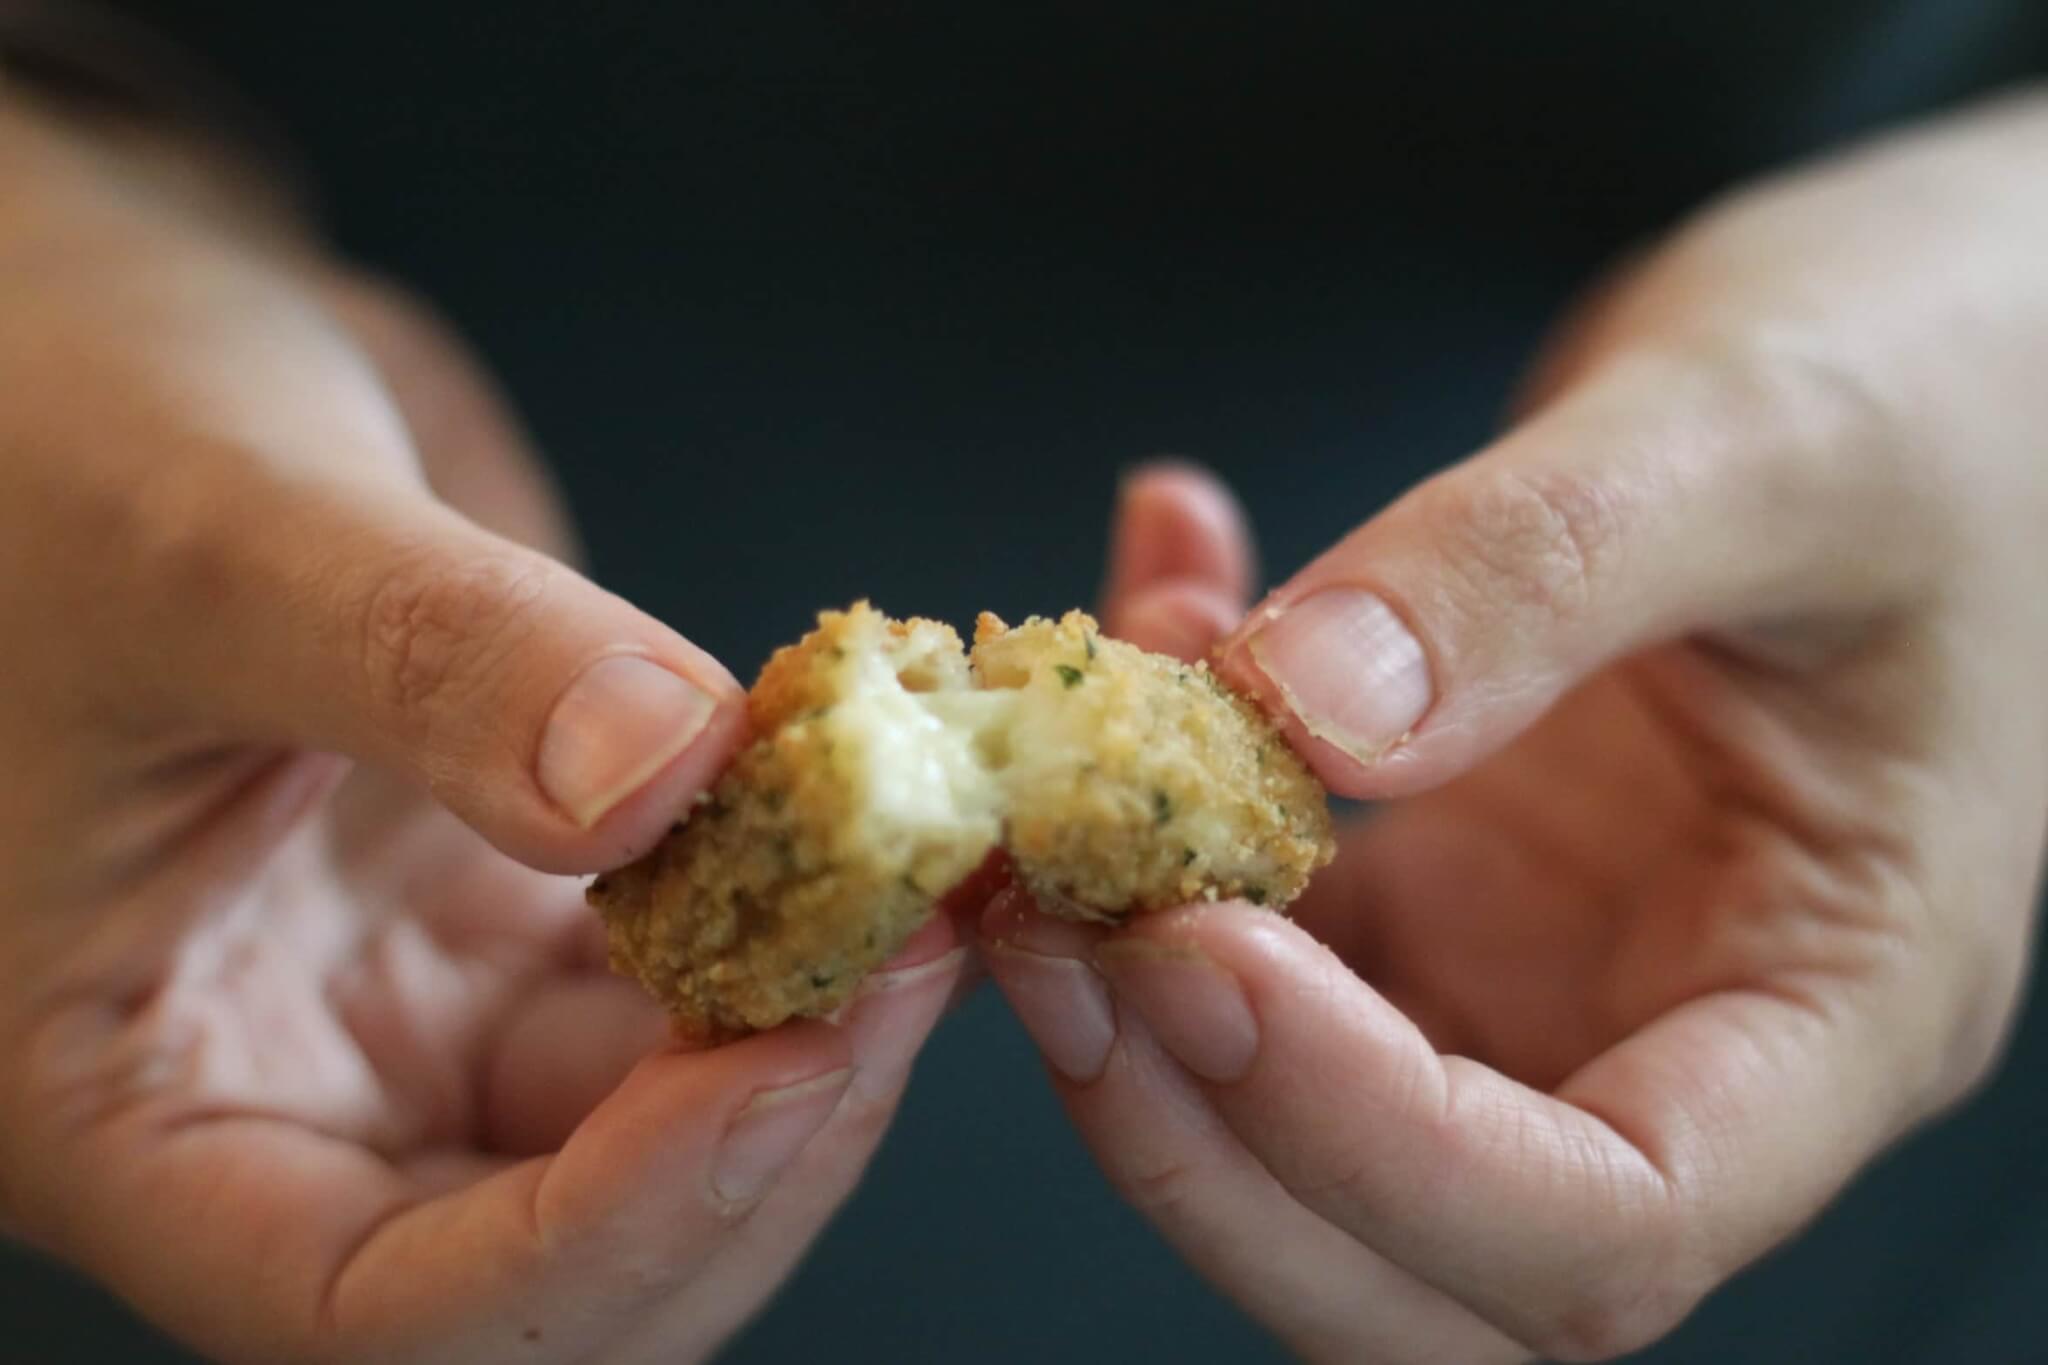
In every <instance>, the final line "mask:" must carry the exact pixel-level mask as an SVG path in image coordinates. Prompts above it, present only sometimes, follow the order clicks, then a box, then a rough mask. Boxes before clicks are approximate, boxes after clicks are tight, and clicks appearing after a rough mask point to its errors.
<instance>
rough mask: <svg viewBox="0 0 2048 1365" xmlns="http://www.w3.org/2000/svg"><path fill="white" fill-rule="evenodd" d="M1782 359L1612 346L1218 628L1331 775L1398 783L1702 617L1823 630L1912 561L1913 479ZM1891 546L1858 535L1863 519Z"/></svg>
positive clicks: (1386, 792)
mask: <svg viewBox="0 0 2048 1365" xmlns="http://www.w3.org/2000/svg"><path fill="white" fill-rule="evenodd" d="M1870 416H1871V414H1870V413H1869V412H1868V410H1867V407H1866V405H1865V404H1863V403H1862V402H1861V401H1860V400H1859V399H1857V398H1856V396H1855V395H1854V394H1852V393H1849V392H1847V391H1846V390H1845V389H1844V387H1843V386H1840V385H1835V384H1830V383H1827V382H1824V381H1823V380H1821V379H1820V378H1818V377H1816V376H1814V375H1811V374H1808V373H1806V372H1804V371H1802V370H1801V369H1800V368H1799V367H1797V366H1791V365H1787V366H1783V367H1781V368H1779V369H1775V370H1740V371H1738V370H1735V369H1733V368H1732V367H1700V366H1696V365H1695V366H1681V365H1679V364H1676V363H1673V362H1668V361H1664V360H1661V359H1659V358H1657V357H1654V356H1650V355H1627V356H1619V357H1617V358H1615V359H1614V360H1612V361H1611V362H1609V363H1606V364H1604V365H1602V366H1601V367H1600V368H1599V370H1598V371H1597V372H1596V373H1593V374H1590V375H1587V376H1585V377H1584V379H1583V382H1580V383H1578V384H1576V385H1575V386H1574V387H1573V388H1572V389H1571V390H1570V391H1569V392H1568V393H1566V394H1564V395H1563V396H1562V397H1560V398H1559V399H1558V400H1557V401H1556V402H1554V403H1552V404H1551V405H1550V406H1548V407H1546V408H1545V409H1544V410H1542V411H1541V412H1540V413H1538V414H1537V415H1535V416H1534V417H1533V418H1531V419H1530V420H1529V421H1528V422H1526V423H1525V424H1524V425H1522V426H1520V427H1519V428H1517V429H1516V430H1515V431H1514V432H1512V433H1510V434H1509V435H1508V436H1506V437H1504V438H1503V439H1502V440H1500V441H1499V442H1497V443H1496V444H1495V445H1493V446H1492V447H1490V448H1488V449H1486V450H1484V451H1482V452H1480V453H1479V454H1478V455H1476V456H1474V457H1473V458H1471V459H1470V460H1468V461H1466V462H1465V463H1463V464H1461V465H1458V466H1455V467H1453V468H1451V469H1449V470H1447V471H1446V472H1444V473H1443V474H1440V475H1438V476H1437V477H1435V478H1433V479H1430V480H1429V481H1427V482H1425V483H1423V484H1421V485H1420V486H1418V487H1417V488H1416V489H1414V490H1413V491H1412V492H1410V493H1409V494H1408V495H1406V496H1405V497H1403V498H1401V499H1400V500H1399V501H1397V502H1396V503H1394V504H1393V506H1391V507H1390V508H1388V509H1387V510H1386V511H1385V512H1383V513H1381V514H1380V515H1379V516H1377V517H1375V518H1373V519H1372V520H1370V521H1368V522H1366V523H1365V524H1364V525H1362V526H1360V527H1359V528H1358V529H1357V530H1356V531H1354V532H1352V533H1351V534H1350V535H1349V536H1347V537H1346V538H1345V539H1343V540H1342V541H1340V542H1338V544H1337V545H1336V546H1334V547H1333V548H1332V549H1330V550H1329V551H1328V552H1326V553H1325V554H1323V555H1322V556H1321V557H1320V558H1318V559H1317V560H1315V561H1314V562H1313V563H1311V564H1310V565H1309V566H1308V567H1307V568H1305V569H1304V570H1302V572H1301V573H1299V574H1298V575H1296V576H1295V577H1294V578H1293V579H1292V580H1291V581H1290V582H1288V583H1287V584H1286V585H1284V586H1283V587H1281V588H1280V589H1278V590H1277V591H1276V592H1274V593H1273V594H1272V595H1271V596H1270V597H1269V598H1268V599H1267V600H1266V601H1265V602H1264V603H1263V604H1262V605H1261V606H1260V607H1258V608H1257V609H1256V610H1255V611H1254V612H1253V613H1252V614H1251V616H1250V617H1249V618H1247V619H1246V620H1245V622H1244V623H1243V624H1242V625H1241V626H1239V627H1238V628H1237V629H1236V630H1235V631H1234V632H1233V633H1232V634H1231V635H1230V636H1229V637H1227V638H1226V639H1225V640H1224V641H1223V642H1222V643H1221V644H1220V645H1219V647H1218V650H1217V654H1218V657H1219V661H1220V671H1221V672H1222V673H1223V674H1224V676H1225V677H1227V678H1229V679H1230V680H1231V681H1232V682H1233V683H1235V684H1236V685H1237V686H1239V687H1241V688H1244V689H1246V690H1248V691H1253V692H1256V693H1258V694H1259V695H1260V696H1262V697H1263V699H1264V700H1265V701H1266V703H1267V705H1268V706H1269V707H1270V708H1271V709H1272V710H1273V712H1274V714H1275V715H1276V716H1277V717H1280V718H1281V719H1282V720H1283V722H1284V724H1285V725H1286V727H1287V729H1288V731H1289V737H1290V739H1291V740H1292V741H1293V742H1294V743H1295V744H1296V746H1297V747H1298V748H1299V749H1300V751H1301V752H1302V754H1303V756H1304V757H1306V758H1307V759H1308V760H1309V762H1310V764H1311V766H1312V767H1314V769H1315V770H1316V772H1317V774H1318V775H1319V776H1320V777H1321V778H1322V779H1323V780H1324V782H1325V783H1327V784H1328V785H1329V787H1330V788H1331V790H1333V791H1335V792H1337V793H1339V794H1341V795H1344V796H1351V797H1374V798H1377V797H1393V796H1402V795H1407V794H1410V793H1413V792H1417V791H1421V790H1424V789H1427V788H1429V787H1433V786H1436V785H1439V784H1441V783H1442V782H1444V781H1446V780H1448V779H1449V778H1450V777H1453V776H1455V775H1457V774H1458V773H1460V772H1463V771H1465V770H1466V769H1468V768H1470V767H1471V766H1472V765H1474V764H1476V763H1477V762H1479V761H1480V760H1481V759H1483V758H1485V757H1486V756H1487V755H1489V754H1491V753H1493V752H1494V751H1496V750H1498V749H1499V748H1501V747H1502V746H1503V745H1505V744H1506V743H1507V742H1508V741H1509V740H1511V739H1513V738H1514V737H1515V736H1516V735H1517V734H1519V733H1520V732H1521V731H1522V730H1524V729H1526V728H1527V727H1528V726H1529V725H1530V724H1532V723H1533V722H1534V721H1535V720H1536V719H1537V718H1538V717H1539V716H1541V715H1542V714H1543V713H1544V712H1545V711H1546V710H1547V709H1548V708H1549V707H1550V706H1551V704H1552V703H1553V702H1555V701H1556V700H1557V699H1558V698H1559V697H1560V696H1561V695H1563V694H1564V693H1565V692H1566V691H1568V690H1570V689H1571V688H1572V687H1573V686H1574V685H1576V684H1577V683H1578V682H1580V681H1581V680H1583V679H1584V678H1586V677H1587V676H1588V675H1590V674H1591V673H1592V672H1594V671H1595V670H1596V669H1598V668H1599V667H1600V666H1602V665H1604V664H1606V663H1608V662H1611V661H1613V660H1615V659H1618V658H1620V657H1622V656H1624V655H1627V654H1629V653H1632V652H1634V651H1636V650H1638V649H1641V648H1645V647H1647V646H1649V645H1652V644H1655V643H1659V642H1662V641H1665V640H1670V639H1676V638H1681V637H1685V636H1689V635H1695V634H1708V635H1713V636H1715V637H1716V638H1718V639H1720V640H1722V641H1724V642H1726V643H1728V644H1730V645H1731V646H1732V647H1734V648H1737V649H1755V650H1758V651H1781V650H1783V649H1785V648H1788V647H1791V648H1794V649H1796V648H1797V647H1798V646H1799V644H1800V642H1802V641H1815V640H1819V641H1824V640H1825V639H1826V638H1829V637H1830V636H1831V635H1832V634H1833V633H1832V632H1830V631H1826V630H1819V631H1815V630H1813V629H1811V628H1812V627H1816V626H1824V625H1826V624H1827V623H1828V622H1829V621H1830V620H1833V619H1838V618H1851V619H1866V618H1867V616H1868V615H1869V614H1872V613H1874V612H1875V611H1879V610H1881V609H1882V608H1883V607H1884V606H1885V605H1886V604H1887V603H1889V602H1891V601H1894V600H1896V598H1897V597H1898V595H1899V594H1901V593H1902V592H1903V591H1905V590H1906V589H1907V588H1909V587H1910V585H1911V584H1912V583H1913V582H1914V581H1915V580H1916V578H1918V577H1920V576H1921V575H1923V574H1924V573H1925V572H1926V568H1927V556H1928V555H1929V554H1932V553H1936V552H1938V548H1939V547H1938V545H1937V544H1936V542H1935V539H1934V538H1930V537H1925V536H1922V537H1919V538H1917V539H1916V538H1914V537H1911V536H1907V535H1904V534H1903V533H1901V534H1900V535H1898V536H1897V537H1896V538H1891V539H1886V538H1887V536H1888V534H1889V530H1890V528H1902V527H1906V526H1909V525H1912V524H1914V523H1913V520H1912V519H1913V518H1914V517H1915V516H1916V515H1918V514H1916V511H1915V509H1916V508H1921V507H1924V506H1925V503H1926V500H1925V499H1924V498H1923V497H1921V496H1920V494H1919V492H1918V491H1917V490H1916V486H1915V480H1914V479H1913V478H1912V477H1910V475H1909V474H1908V471H1907V470H1906V469H1905V468H1904V462H1903V461H1893V462H1890V463H1894V464H1898V465H1900V466H1901V467H1900V468H1899V469H1897V470H1896V471H1888V472H1896V473H1898V474H1900V475H1902V477H1895V478H1892V477H1886V478H1874V477H1872V468H1873V464H1876V465H1878V466H1880V467H1882V466H1884V465H1885V464H1886V463H1887V461H1886V460H1885V446H1884V444H1883V437H1882V435H1881V434H1874V424H1873V423H1872V422H1871V421H1870ZM1874 537H1875V538H1878V539H1885V540H1886V543H1887V544H1888V545H1890V546H1892V547H1893V549H1892V552H1890V553H1887V554H1885V555H1882V556H1879V555H1872V554H1870V553H1868V547H1869V544H1870V543H1871V541H1872V539H1873V538H1874Z"/></svg>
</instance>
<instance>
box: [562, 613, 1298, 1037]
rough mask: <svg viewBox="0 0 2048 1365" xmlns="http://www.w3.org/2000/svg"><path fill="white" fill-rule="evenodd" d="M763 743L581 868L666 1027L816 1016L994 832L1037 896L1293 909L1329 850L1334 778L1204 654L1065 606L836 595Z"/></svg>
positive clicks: (1110, 914)
mask: <svg viewBox="0 0 2048 1365" xmlns="http://www.w3.org/2000/svg"><path fill="white" fill-rule="evenodd" d="M749 708H750V712H751V718H752V721H753V726H754V731H755V734H756V736H757V737H756V739H755V740H754V742H753V743H752V744H751V745H749V746H748V747H747V748H746V749H745V750H744V751H742V753H741V754H740V755H739V757H738V758H737V759H735V760H734V762H733V764H732V767H731V768H730V769H729V770H728V771H727V773H726V775H725V776H724V778H723V779H721V780H720V782H719V783H718V785H717V786H716V787H715V788H713V790H712V791H711V793H710V794H709V795H708V796H707V797H705V798H703V799H702V801H701V802H700V804H699V806H698V808H697V809H696V810H695V811H694V812H692V813H691V814H690V815H689V817H688V818H687V819H686V820H685V821H684V822H683V823H681V824H679V825H677V826H676V828H675V829H674V830H673V831H672V832H671V833H670V834H669V835H668V837H667V838H665V839H664V840H663V841H662V842H661V844H659V845H658V846H657V847H656V848H655V849H654V850H653V851H652V852H650V853H649V854H648V855H647V856H646V857H645V858H642V859H641V860H640V861H639V862H636V863H634V864H632V865H631V866H629V867H626V868H622V869H620V870H619V871H617V872H613V873H609V874H607V875H606V876H604V877H601V878H599V879H598V880H597V881H596V882H594V883H592V885H591V888H590V896H589V898H590V902H591V904H592V905H594V906H596V907H597V908H598V910H599V911H600V912H601V913H602V914H603V916H604V919H605V922H606V924H607V926H608V930H609V935H610V941H611V954H612V961H613V964H614V966H616V967H617V968H618V969H619V970H620V971H622V972H625V973H627V974H629V975H633V976H637V977H638V978H639V979H640V980H641V981H642V982H643V983H644V984H645V985H646V986H647V988H648V989H649V990H650V991H652V992H653V993H654V994H655V995H656V996H657V997H658V998H660V999H661V1000H662V1001H663V1002H664V1003H666V1004H667V1006H668V1007H669V1010H670V1012H671V1014H672V1015H674V1017H675V1019H676V1023H677V1028H678V1031H679V1032H681V1033H683V1034H685V1035H687V1036H691V1037H695V1038H700V1039H719V1038H725V1037H732V1036H736V1035H739V1034H742V1033H745V1032H748V1031H750V1030H754V1029H764V1028H770V1027H773V1026H774V1025H776V1024H779V1023H781V1022H782V1021H783V1020H785V1019H788V1018H791V1017H796V1016H815V1015H821V1014H828V1013H830V1012H831V1011H832V1010H834V1009H836V1008H838V1007H839V1006H840V1005H842V1004H844V1003H845V1002H846V1000H847V999H848V998H849V997H850V996H851V995H852V993H853V991H854V989H855V988H856V987H857V986H858V984H859V982H860V980H861V978H862V977H863V976H864V975H865V974H866V973H867V972H869V971H870V970H872V969H873V968H875V967H876V966H878V965H880V964H881V963H882V962H883V961H885V960H887V959H888V958H889V957H890V956H891V955H892V954H894V953H895V951H896V950H897V949H898V948H899V947H901V946H902V944H903V943H904V941H905V940H907V939H908V938H909V937H910V935H911V934H912V933H913V932H915V931H916V929H917V928H918V926H919V925H921V924H922V923H923V922H924V921H925V919H926V918H927V916H929V914H930V913H931V910H932V907H933V905H934V903H935V902H936V901H937V900H938V898H939V897H941V896H942V895H944V894H945V893H946V892H947V891H948V890H950V889H951V888H952V887H953V886H954V885H956V884H957V883H958V882H960V881H961V880H962V879H963V878H965V877H966V876H967V875H968V874H969V873H970V872H972V871H973V870H974V869H975V868H976V867H977V866H979V865H980V864H981V863H982V862H983V861H984V860H985V859H986V857H987V856H988V854H989V852H990V851H991V850H992V849H995V848H997V847H998V846H1002V847H1006V848H1007V849H1008V851H1009V854H1010V856H1011V859H1012V861H1013V863H1014V865H1015V867H1016V870H1017V873H1018V875H1019V876H1020V877H1021V878H1022V879H1023V880H1024V882H1025V883H1026V884H1027V885H1028V886H1030V887H1031V889H1032V890H1033V891H1034V893H1036V894H1037V895H1038V896H1039V897H1040V899H1041V902H1042V903H1043V904H1044V905H1045V906H1046V908H1047V909H1048V910H1049V911H1052V912H1053V913H1058V914H1065V915H1069V916H1074V917H1079V918H1091V919H1118V918H1121V917H1123V916H1125V915H1128V914H1132V913H1142V912H1144V911H1148V910H1158V909H1164V908H1167V907H1169V906H1173V905H1179V904H1183V903H1185V902H1188V901H1191V900H1198V899H1204V898H1207V899H1215V898H1217V897H1219V896H1242V897H1244V898H1246V899H1249V900H1252V901H1255V902H1257V903H1260V904H1266V905H1271V906H1275V907H1280V906H1284V905H1285V904H1287V903H1288V902H1289V901H1291V900H1293V899H1294V897H1295V896H1297V895H1298V894H1300V892H1301V889H1302V887H1303V886H1304V885H1306V883H1307V879H1308V876H1309V873H1310V872H1311V871H1313V870H1314V869H1315V868H1316V867H1319V866H1321V865H1322V864H1324V863H1326V862H1328V861H1329V859H1330V857H1331V854H1332V851H1333V844H1332V841H1331V838H1330V822H1329V813H1328V810H1327V807H1326V805H1325V801H1324V796H1323V790H1322V788H1321V786H1320V785H1319V784H1317V782H1316V780H1315V779H1314V777H1312V776H1311V775H1310V774H1309V772H1308V770H1307V769H1306V768H1305V767H1304V766H1303V765H1302V763H1301V761H1300V760H1299V759H1298V758H1296V757H1295V755H1294V754H1293V752H1292V751H1291V750H1289V749H1288V748H1287V746H1286V745H1285V743H1284V742H1282V740H1281V739H1280V737H1279V734H1278V732H1277V730H1276V729H1275V728H1274V726H1273V725H1272V723H1271V722H1270V721H1269V720H1267V719H1266V717H1265V716H1264V715H1263V714H1262V713H1261V712H1259V711H1258V710H1257V709H1256V708H1255V707H1253V706H1252V705H1250V704H1249V703H1248V702H1246V701H1244V700H1243V699H1241V698H1239V697H1238V696H1236V695H1235V694H1234V693H1232V692H1231V691H1230V690H1229V689H1228V688H1227V687H1225V686H1224V685H1223V684H1222V683H1221V682H1220V681H1218V680H1217V679H1216V678H1215V677H1214V676H1213V675H1211V674H1210V673H1209V671H1208V669H1207V668H1206V667H1204V666H1202V665H1199V664H1196V665H1187V664H1182V663H1180V662H1178V661H1176V660H1173V659H1168V658H1164V657H1161V656H1158V655H1152V654H1147V653H1145V652H1144V651H1142V650H1139V649H1137V648H1135V647H1133V646H1131V645H1127V644H1123V643H1121V642H1119V641H1114V640H1106V639H1103V638H1102V637H1101V635H1100V633H1099V632H1098V630H1097V628H1096V625H1095V622H1094V621H1093V620H1091V619H1090V618H1089V617H1087V616H1086V615H1084V614H1082V613H1080V612H1069V613H1068V614H1067V615H1066V616H1065V617H1064V618H1062V619H1061V620H1060V621H1058V622H1052V621H1046V620H1042V619H1038V618H1033V619H1032V620H1029V621H1027V622H1025V623H1024V624H1023V625H1022V626H1019V627H1017V628H1016V629H1014V630H1012V629H1009V628H1008V627H1006V626H1004V625H1003V623H1002V622H1001V621H999V620H997V619H996V618H995V617H993V616H988V615H984V616H983V617H982V618H981V621H980V624H979V627H978V629H977V631H976V641H975V647H974V652H973V656H972V664H971V666H970V663H969V658H968V656H967V654H966V653H965V651H964V650H963V649H962V647H961V643H960V638H959V636H958V635H956V634H955V633H954V632H953V630H952V628H951V627H949V626H946V625H943V624H940V623H938V622H934V621H924V620H916V619H912V620H908V621H891V620H890V619H888V618H887V617H885V616H883V615H882V614H881V613H880V612H877V611H876V610H874V608H872V607H870V606H869V605H868V604H867V603H865V602H860V603H856V604H855V605H854V606H853V607H852V608H851V609H850V610H848V611H845V612H829V611H828V612H824V613H822V614H820V616H819V618H818V629H817V630H815V631H813V632H812V633H811V634H809V635H807V636H805V637H804V639H803V640H801V641H799V642H798V643H797V644H795V645H791V646H789V647H787V648H784V649H782V650H779V651H777V653H776V654H775V656H774V657H773V658H772V659H770V660H769V662H768V666H767V667H766V668H765V669H764V670H763V671H762V674H761V677H760V679H759V681H757V682H756V683H755V685H754V689H753V691H752V693H751V694H750V697H749Z"/></svg>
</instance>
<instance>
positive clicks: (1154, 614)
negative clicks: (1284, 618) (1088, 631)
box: [1104, 579, 1240, 663]
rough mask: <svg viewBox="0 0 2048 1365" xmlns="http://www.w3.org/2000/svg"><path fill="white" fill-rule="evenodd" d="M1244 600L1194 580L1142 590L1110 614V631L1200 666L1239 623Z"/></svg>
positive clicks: (1127, 598)
mask: <svg viewBox="0 0 2048 1365" xmlns="http://www.w3.org/2000/svg"><path fill="white" fill-rule="evenodd" d="M1239 605H1240V604H1239V601H1238V600H1237V599H1236V598H1235V597H1233V596H1232V595H1231V594H1229V593H1227V592H1224V591H1221V590H1219V589H1217V588H1215V587H1213V586H1211V585H1209V584H1206V583H1202V582H1199V581H1197V580H1194V579H1173V580H1170V581H1167V582H1163V583H1157V584H1154V585H1152V586H1150V587H1146V588H1140V589H1138V590H1137V591H1135V592H1133V593H1131V594H1129V595H1128V596H1126V597H1125V598H1123V599H1122V600H1121V601H1120V602H1118V603H1116V604H1115V609H1114V610H1113V611H1107V612H1106V613H1105V616H1106V619H1105V622H1104V629H1105V630H1106V631H1107V633H1108V634H1110V635H1111V636H1113V637H1115V638H1116V639H1120V640H1126V641H1128V642H1130V643H1131V644H1134V645H1136V646H1138V648H1140V649H1146V650H1150V651H1152V652H1153V653H1155V654H1165V655H1169V656H1171V657H1172V658H1176V659H1180V660H1183V661H1185V662H1187V663H1194V662H1196V661H1197V660H1200V659H1204V658H1207V657H1208V655H1209V651H1210V650H1211V649H1212V648H1213V647H1214V645H1215V643H1216V641H1217V640H1219V639H1220V638H1222V637H1223V635H1224V634H1225V633H1226V632H1227V631H1229V629H1230V628H1231V627H1232V626H1234V625H1236V624H1237V619H1238V610H1239Z"/></svg>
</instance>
